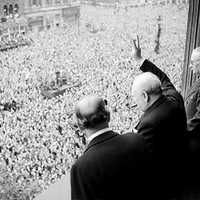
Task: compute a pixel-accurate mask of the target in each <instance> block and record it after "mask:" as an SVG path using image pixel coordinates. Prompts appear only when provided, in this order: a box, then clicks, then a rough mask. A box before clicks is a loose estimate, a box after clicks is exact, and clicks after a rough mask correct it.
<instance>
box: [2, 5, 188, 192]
mask: <svg viewBox="0 0 200 200" xmlns="http://www.w3.org/2000/svg"><path fill="white" fill-rule="evenodd" d="M84 9H86V8H84ZM138 9H140V8H138ZM145 9H146V8H143V10H145ZM160 10H161V8H158V10H157V12H159V11H160ZM177 10H178V8H177V7H173V8H170V6H169V7H167V8H166V9H165V12H164V16H163V24H164V25H163V33H162V36H161V52H160V54H156V53H155V52H153V49H154V48H153V45H154V44H155V41H154V40H155V35H156V29H155V28H154V26H155V27H156V23H157V22H156V17H157V13H156V11H154V12H153V13H151V12H149V13H148V12H147V13H146V15H145V16H144V17H141V18H139V17H137V18H135V17H136V16H137V14H138V13H134V14H133V13H131V10H129V12H128V13H126V14H125V13H123V15H122V16H120V14H119V15H118V16H116V15H115V14H113V13H111V12H106V13H105V14H104V16H103V15H102V12H105V11H103V9H100V10H99V16H100V15H101V16H102V17H101V18H100V17H99V16H96V18H95V17H94V16H95V15H94V12H95V11H94V10H91V11H89V12H83V13H82V15H81V25H80V27H79V28H80V31H79V32H78V31H77V27H69V28H67V27H65V29H63V28H58V29H56V30H49V31H48V32H41V33H40V34H38V35H32V36H31V37H32V40H33V41H34V43H32V45H31V46H24V47H20V48H19V47H17V48H16V49H13V50H10V51H6V52H0V163H1V166H0V168H1V169H6V171H7V173H8V174H9V176H10V177H12V180H15V181H16V184H18V182H19V183H20V185H21V186H22V185H26V186H27V185H31V184H32V183H35V184H36V185H38V186H40V187H41V188H42V189H41V190H43V189H44V188H46V187H47V186H48V185H49V184H50V183H52V182H53V181H55V180H57V179H58V178H59V177H61V176H62V175H63V174H65V173H66V171H67V170H68V169H70V167H71V165H72V164H73V162H74V160H75V159H77V157H78V156H79V155H80V154H81V152H82V151H83V149H84V147H85V139H84V137H83V136H82V135H80V133H79V131H78V129H77V126H76V125H75V121H74V115H73V113H74V105H75V102H77V101H78V100H79V99H80V98H81V97H83V96H84V95H87V94H97V95H100V96H102V97H104V98H106V99H107V101H108V105H109V107H110V109H111V115H112V121H111V124H110V125H111V127H112V128H113V130H116V131H118V132H119V133H121V134H123V133H124V132H126V131H128V130H130V129H131V128H132V127H134V125H135V123H136V122H137V120H138V118H139V116H140V114H141V113H140V112H139V111H138V109H137V107H136V106H135V102H134V101H133V98H132V97H131V95H130V94H131V92H130V90H131V84H132V80H133V77H135V75H136V74H138V73H139V66H137V63H136V62H135V60H134V59H133V58H132V55H131V50H132V45H133V43H132V39H133V38H134V35H133V33H134V32H136V31H138V32H139V34H140V33H141V34H140V39H141V44H142V46H143V47H144V54H145V55H144V56H148V58H150V60H152V61H154V62H155V63H156V64H157V65H158V66H160V67H161V68H162V69H163V70H164V71H165V72H166V73H167V74H168V75H169V77H170V78H171V80H172V81H173V83H174V84H175V86H176V87H177V89H178V90H180V89H181V73H182V65H183V54H184V42H185V31H186V19H185V18H186V14H185V13H186V9H185V10H181V11H180V13H179V14H176V13H177ZM86 11H87V10H86ZM137 12H140V11H139V10H138V11H137ZM144 12H145V11H144ZM169 13H172V14H171V15H169ZM130 16H132V20H133V19H134V18H135V19H134V20H135V21H132V22H131V20H130V19H129V17H130ZM168 16H171V17H169V18H168V19H167V17H168ZM172 16H173V17H172ZM174 18H176V19H174ZM179 18H180V19H179ZM127 19H129V20H127ZM166 20H169V21H166ZM176 20H178V21H179V22H180V23H182V24H180V25H181V26H179V27H177V23H176V22H174V21H176ZM135 22H137V23H138V24H139V25H138V26H136V25H135ZM171 22H173V23H171ZM89 23H90V24H92V25H93V26H94V27H98V28H97V30H101V31H99V32H98V31H97V32H95V33H93V32H90V31H88V26H87V24H89ZM58 73H59V75H60V76H61V77H62V78H63V79H64V80H65V81H64V82H62V84H60V83H61V82H59V80H58V76H57V75H58ZM76 83H78V84H76ZM59 84H60V85H59ZM65 84H66V85H70V87H67V89H66V90H65V92H64V94H63V95H59V93H58V95H57V94H55V96H54V97H52V98H46V97H45V96H44V95H42V92H43V89H44V88H45V89H46V90H51V89H56V88H57V89H58V90H59V87H62V86H63V85H65ZM73 86H74V87H73ZM6 105H7V106H8V105H10V107H9V109H6ZM3 181H4V180H0V184H2V183H3ZM30 183H31V184H30ZM0 186H1V185H0ZM30 187H31V186H30ZM1 190H2V188H0V191H1Z"/></svg>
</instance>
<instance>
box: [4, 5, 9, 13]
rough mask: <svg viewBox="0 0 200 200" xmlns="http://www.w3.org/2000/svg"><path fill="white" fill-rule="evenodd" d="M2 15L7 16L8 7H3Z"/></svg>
mask: <svg viewBox="0 0 200 200" xmlns="http://www.w3.org/2000/svg"><path fill="white" fill-rule="evenodd" d="M3 14H4V15H8V6H7V5H5V6H4V7H3Z"/></svg>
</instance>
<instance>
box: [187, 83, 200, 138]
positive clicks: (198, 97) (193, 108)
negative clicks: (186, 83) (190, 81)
mask: <svg viewBox="0 0 200 200" xmlns="http://www.w3.org/2000/svg"><path fill="white" fill-rule="evenodd" d="M186 113H187V124H188V131H189V133H190V134H192V135H194V137H199V138H200V80H199V81H197V82H196V83H195V85H194V86H193V88H192V89H191V91H190V92H189V97H188V99H187V103H186Z"/></svg>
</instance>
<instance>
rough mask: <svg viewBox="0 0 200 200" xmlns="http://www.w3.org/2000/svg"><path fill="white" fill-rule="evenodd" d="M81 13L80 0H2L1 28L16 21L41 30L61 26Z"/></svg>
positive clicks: (0, 10)
mask: <svg viewBox="0 0 200 200" xmlns="http://www.w3.org/2000/svg"><path fill="white" fill-rule="evenodd" d="M79 15H80V4H79V2H78V0H0V28H1V27H6V26H11V24H14V23H15V22H16V23H19V24H20V23H21V24H23V25H24V26H25V24H26V26H27V28H28V29H29V30H32V31H40V30H43V29H49V28H51V27H54V26H61V25H63V24H64V23H67V22H68V21H69V20H75V19H77V18H78V17H79Z"/></svg>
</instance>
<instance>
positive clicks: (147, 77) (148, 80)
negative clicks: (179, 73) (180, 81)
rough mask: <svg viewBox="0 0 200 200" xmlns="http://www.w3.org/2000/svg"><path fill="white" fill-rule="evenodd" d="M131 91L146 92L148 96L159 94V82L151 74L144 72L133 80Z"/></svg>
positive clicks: (160, 91)
mask: <svg viewBox="0 0 200 200" xmlns="http://www.w3.org/2000/svg"><path fill="white" fill-rule="evenodd" d="M132 90H133V91H134V90H140V91H146V92H147V93H148V94H161V93H162V90H161V81H160V79H159V78H158V77H157V76H156V75H154V74H153V73H151V72H144V73H142V74H140V75H138V76H137V77H136V78H135V80H134V82H133V88H132Z"/></svg>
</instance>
